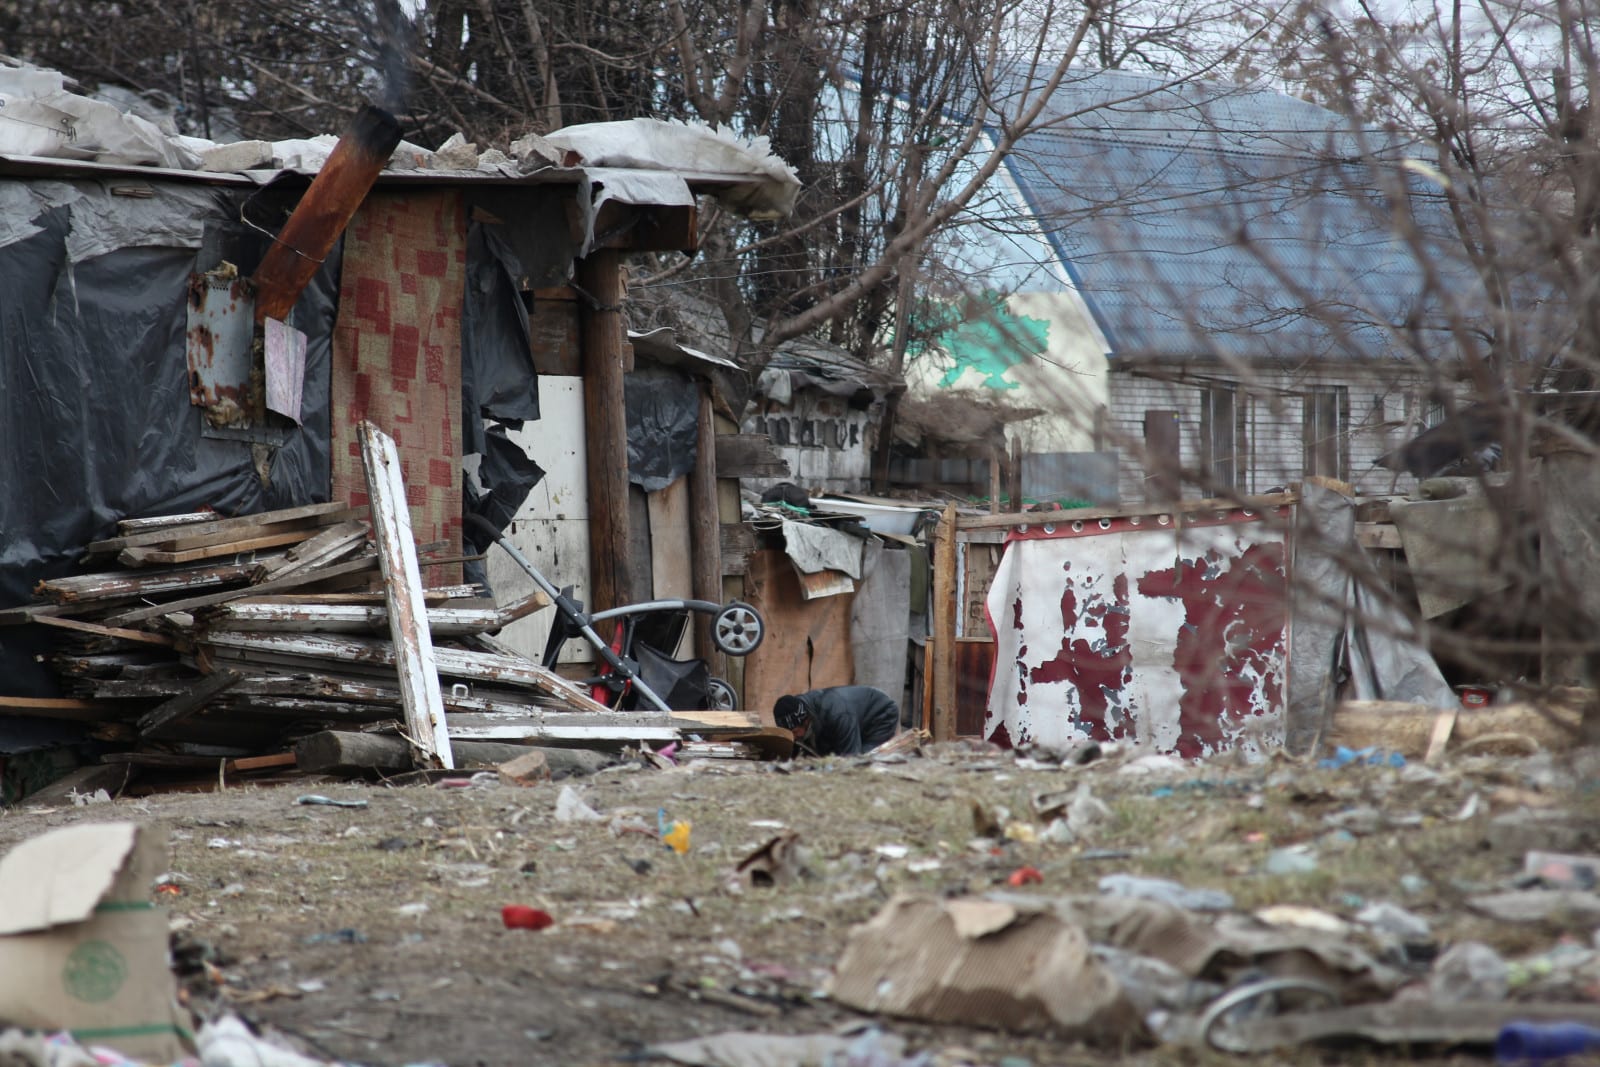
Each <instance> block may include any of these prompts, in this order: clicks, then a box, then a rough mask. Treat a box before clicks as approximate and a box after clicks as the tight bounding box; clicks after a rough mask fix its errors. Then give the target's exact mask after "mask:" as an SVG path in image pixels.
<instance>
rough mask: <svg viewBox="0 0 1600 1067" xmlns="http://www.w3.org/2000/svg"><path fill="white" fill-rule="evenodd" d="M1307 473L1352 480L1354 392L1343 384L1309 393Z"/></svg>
mask: <svg viewBox="0 0 1600 1067" xmlns="http://www.w3.org/2000/svg"><path fill="white" fill-rule="evenodd" d="M1304 473H1305V476H1306V477H1310V476H1312V475H1314V474H1320V475H1322V476H1323V477H1325V478H1337V479H1339V480H1340V481H1349V479H1350V391H1349V390H1348V389H1346V388H1345V387H1344V386H1342V385H1339V386H1334V387H1331V388H1328V389H1315V390H1312V391H1311V392H1309V393H1307V394H1305V472H1304Z"/></svg>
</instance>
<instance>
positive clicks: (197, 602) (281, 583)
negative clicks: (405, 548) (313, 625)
mask: <svg viewBox="0 0 1600 1067" xmlns="http://www.w3.org/2000/svg"><path fill="white" fill-rule="evenodd" d="M376 565H377V559H376V558H375V557H373V556H361V557H359V558H357V559H351V560H346V561H344V562H343V563H335V564H332V565H331V566H327V567H321V568H318V569H317V570H313V571H303V572H301V573H298V574H291V575H289V576H288V577H285V578H275V579H273V580H272V581H270V582H262V583H261V584H260V585H253V586H248V587H245V588H243V589H225V590H223V591H221V592H218V593H208V594H206V595H204V596H196V597H189V598H187V599H184V600H174V601H168V602H166V603H163V604H150V605H147V606H145V607H142V608H135V609H133V610H132V611H124V612H120V613H118V614H116V615H112V616H111V617H110V618H108V619H107V620H106V622H107V624H109V625H112V626H125V625H127V624H128V623H133V622H143V621H144V620H146V619H154V618H159V617H160V616H162V615H171V614H172V613H174V612H178V611H193V610H194V609H195V608H207V607H210V606H212V605H213V604H225V603H227V602H228V601H230V600H237V599H239V598H240V597H245V596H251V595H253V594H259V593H269V592H273V591H275V590H279V589H293V588H296V587H299V586H303V585H311V584H312V583H314V582H320V581H324V580H326V579H328V578H336V577H338V576H340V575H348V574H359V573H361V572H363V571H370V570H372V569H373V568H374V567H375V566H376Z"/></svg>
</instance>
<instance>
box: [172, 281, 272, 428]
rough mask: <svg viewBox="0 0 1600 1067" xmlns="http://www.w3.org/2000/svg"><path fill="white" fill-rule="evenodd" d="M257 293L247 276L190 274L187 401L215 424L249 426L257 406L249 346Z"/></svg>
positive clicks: (186, 333) (186, 340) (186, 335)
mask: <svg viewBox="0 0 1600 1067" xmlns="http://www.w3.org/2000/svg"><path fill="white" fill-rule="evenodd" d="M254 338H255V296H254V295H253V292H252V287H251V285H250V281H249V279H246V278H238V277H234V278H229V277H227V276H226V275H224V274H219V273H217V272H211V273H207V274H191V275H189V321H188V327H187V329H186V330H185V332H184V352H185V354H186V356H187V357H188V361H189V402H190V403H192V404H194V405H195V406H196V407H198V408H203V409H205V413H206V421H208V422H209V423H211V424H212V425H213V426H243V425H249V424H250V423H251V422H252V420H253V417H254V414H255V411H256V408H257V399H256V396H255V393H254V389H255V385H254V384H253V375H252V373H251V372H252V371H253V369H254V366H253V360H252V358H251V352H250V347H251V343H252V341H253V340H254Z"/></svg>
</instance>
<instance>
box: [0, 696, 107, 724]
mask: <svg viewBox="0 0 1600 1067" xmlns="http://www.w3.org/2000/svg"><path fill="white" fill-rule="evenodd" d="M5 714H11V715H30V716H33V717H35V718H39V719H67V720H69V721H72V722H98V721H100V720H101V719H110V718H116V717H117V714H118V712H117V709H116V708H114V707H112V706H111V705H108V704H106V703H105V702H104V701H98V700H74V699H72V698H71V697H15V696H3V695H0V715H5Z"/></svg>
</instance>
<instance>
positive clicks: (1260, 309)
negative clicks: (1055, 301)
mask: <svg viewBox="0 0 1600 1067" xmlns="http://www.w3.org/2000/svg"><path fill="white" fill-rule="evenodd" d="M1049 112H1050V113H1051V114H1050V116H1049V118H1050V119H1052V120H1053V122H1054V125H1052V126H1050V127H1049V128H1046V129H1041V130H1035V131H1034V132H1030V133H1028V134H1027V135H1026V136H1025V137H1023V138H1022V140H1021V142H1020V144H1019V147H1018V149H1017V150H1016V152H1015V153H1014V155H1013V156H1012V157H1011V159H1010V160H1009V161H1008V164H1007V166H1008V168H1009V170H1010V173H1011V176H1012V178H1013V179H1014V180H1015V182H1016V183H1017V186H1018V188H1019V189H1020V190H1021V192H1022V195H1023V196H1024V198H1025V199H1026V200H1027V202H1028V206H1029V208H1030V210H1031V212H1032V214H1033V215H1034V216H1035V217H1036V218H1037V219H1038V221H1039V223H1040V225H1041V226H1042V227H1043V229H1044V231H1045V233H1046V236H1047V239H1048V240H1049V241H1050V243H1051V245H1052V247H1053V248H1054V249H1055V251H1056V254H1057V255H1058V256H1059V257H1060V259H1061V261H1062V263H1063V265H1064V266H1065V268H1066V269H1067V271H1068V273H1069V274H1070V275H1071V277H1072V278H1073V280H1074V282H1075V283H1076V285H1077V286H1078V288H1079V289H1080V291H1081V292H1082V294H1083V296H1084V297H1085V299H1086V300H1087V301H1088V303H1089V305H1090V308H1091V309H1092V311H1093V312H1094V314H1095V316H1096V318H1097V319H1098V320H1099V323H1100V326H1101V328H1102V329H1103V330H1104V332H1105V334H1106V336H1107V338H1108V339H1109V341H1110V344H1111V348H1112V352H1113V355H1114V356H1115V355H1123V356H1155V357H1184V358H1192V357H1196V356H1203V355H1214V356H1217V357H1221V358H1260V357H1278V358H1284V359H1293V360H1300V359H1306V358H1339V357H1345V358H1384V357H1391V358H1392V357H1398V356H1402V355H1411V354H1414V350H1410V349H1407V348H1406V347H1405V345H1404V343H1402V341H1401V339H1399V338H1397V337H1396V336H1395V330H1394V328H1395V327H1401V326H1403V325H1404V324H1406V323H1407V322H1408V321H1409V322H1411V323H1413V324H1417V325H1425V324H1426V323H1427V322H1428V321H1429V320H1431V319H1436V318H1438V317H1439V316H1438V315H1437V314H1436V313H1435V309H1434V308H1432V307H1431V306H1430V304H1431V303H1432V300H1431V298H1429V297H1425V296H1424V295H1423V294H1424V284H1423V270H1422V268H1421V266H1420V265H1419V260H1418V258H1417V256H1416V253H1415V249H1414V248H1413V245H1412V243H1408V242H1407V241H1406V240H1404V239H1402V237H1401V236H1400V233H1399V229H1398V223H1397V221H1396V214H1395V212H1393V211H1392V210H1391V208H1390V202H1389V200H1388V198H1387V197H1386V196H1385V195H1384V193H1383V191H1382V190H1383V188H1384V186H1383V184H1381V183H1389V187H1390V188H1392V189H1394V190H1395V191H1399V190H1400V189H1401V188H1402V183H1403V187H1404V189H1405V191H1406V192H1407V193H1408V195H1409V198H1410V201H1411V204H1412V206H1413V211H1414V212H1415V214H1416V218H1417V221H1418V224H1419V227H1420V229H1421V231H1422V232H1423V233H1425V234H1429V235H1431V236H1429V237H1427V238H1425V239H1424V241H1425V255H1426V256H1427V257H1428V260H1429V262H1431V263H1432V264H1433V265H1434V266H1435V267H1436V268H1441V269H1443V271H1444V273H1445V275H1446V276H1447V277H1449V278H1451V279H1453V284H1455V285H1456V286H1458V287H1459V286H1460V285H1464V284H1471V282H1470V277H1471V276H1470V274H1467V273H1465V272H1464V271H1463V270H1462V269H1461V268H1460V267H1459V266H1452V265H1450V264H1453V263H1454V262H1455V261H1456V260H1457V259H1459V256H1460V246H1459V244H1458V243H1455V242H1453V241H1452V240H1451V239H1450V234H1449V218H1448V216H1447V213H1446V211H1445V206H1444V202H1443V198H1442V195H1441V191H1440V190H1438V189H1437V188H1433V187H1431V186H1429V185H1428V184H1427V183H1426V182H1425V181H1423V180H1422V179H1420V178H1418V177H1417V176H1416V175H1415V174H1412V173H1411V172H1408V171H1405V170H1401V169H1397V168H1396V167H1395V165H1394V164H1395V163H1397V162H1398V161H1399V160H1400V159H1401V158H1403V156H1404V154H1405V153H1404V152H1403V151H1402V150H1401V149H1400V148H1399V147H1398V146H1395V145H1387V144H1383V143H1380V141H1379V139H1378V135H1375V134H1374V135H1370V139H1368V135H1366V134H1363V135H1362V139H1360V140H1358V137H1357V135H1356V133H1355V132H1354V131H1353V130H1352V129H1351V127H1350V125H1349V123H1348V120H1346V119H1344V118H1342V117H1340V116H1338V115H1335V114H1334V113H1332V112H1329V111H1326V110H1324V109H1322V108H1319V107H1316V106H1315V105H1312V104H1309V103H1306V102H1305V101H1302V100H1297V99H1295V98H1293V97H1288V96H1284V95H1282V94H1280V93H1276V92H1271V91H1266V90H1262V89H1259V88H1249V87H1239V86H1231V85H1221V84H1216V83H1197V82H1192V83H1187V84H1184V85H1181V86H1177V87H1173V86H1172V85H1171V84H1170V83H1169V82H1167V81H1165V80H1161V79H1156V78H1152V77H1148V76H1145V75H1139V74H1131V73H1127V72H1123V71H1093V72H1089V71H1084V72H1074V73H1073V74H1071V75H1069V77H1068V79H1067V80H1066V81H1064V82H1063V83H1062V85H1061V86H1060V88H1059V89H1058V90H1057V92H1056V93H1055V94H1054V96H1053V97H1052V98H1051V101H1050V108H1049ZM1363 149H1366V150H1367V153H1371V152H1374V151H1377V152H1380V154H1381V155H1382V156H1383V158H1384V160H1385V163H1384V165H1382V166H1381V167H1374V166H1371V165H1369V164H1367V163H1365V162H1363V159H1364V153H1363V151H1362V150H1363ZM1365 158H1370V155H1366V156H1365ZM1402 217H1403V216H1402ZM1413 336H1415V334H1413ZM1423 336H1427V333H1426V331H1424V333H1423ZM1443 339H1444V335H1443V334H1442V333H1441V334H1440V335H1439V336H1438V337H1437V338H1436V339H1435V340H1433V341H1430V342H1427V343H1428V344H1429V345H1440V344H1442V342H1443Z"/></svg>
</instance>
